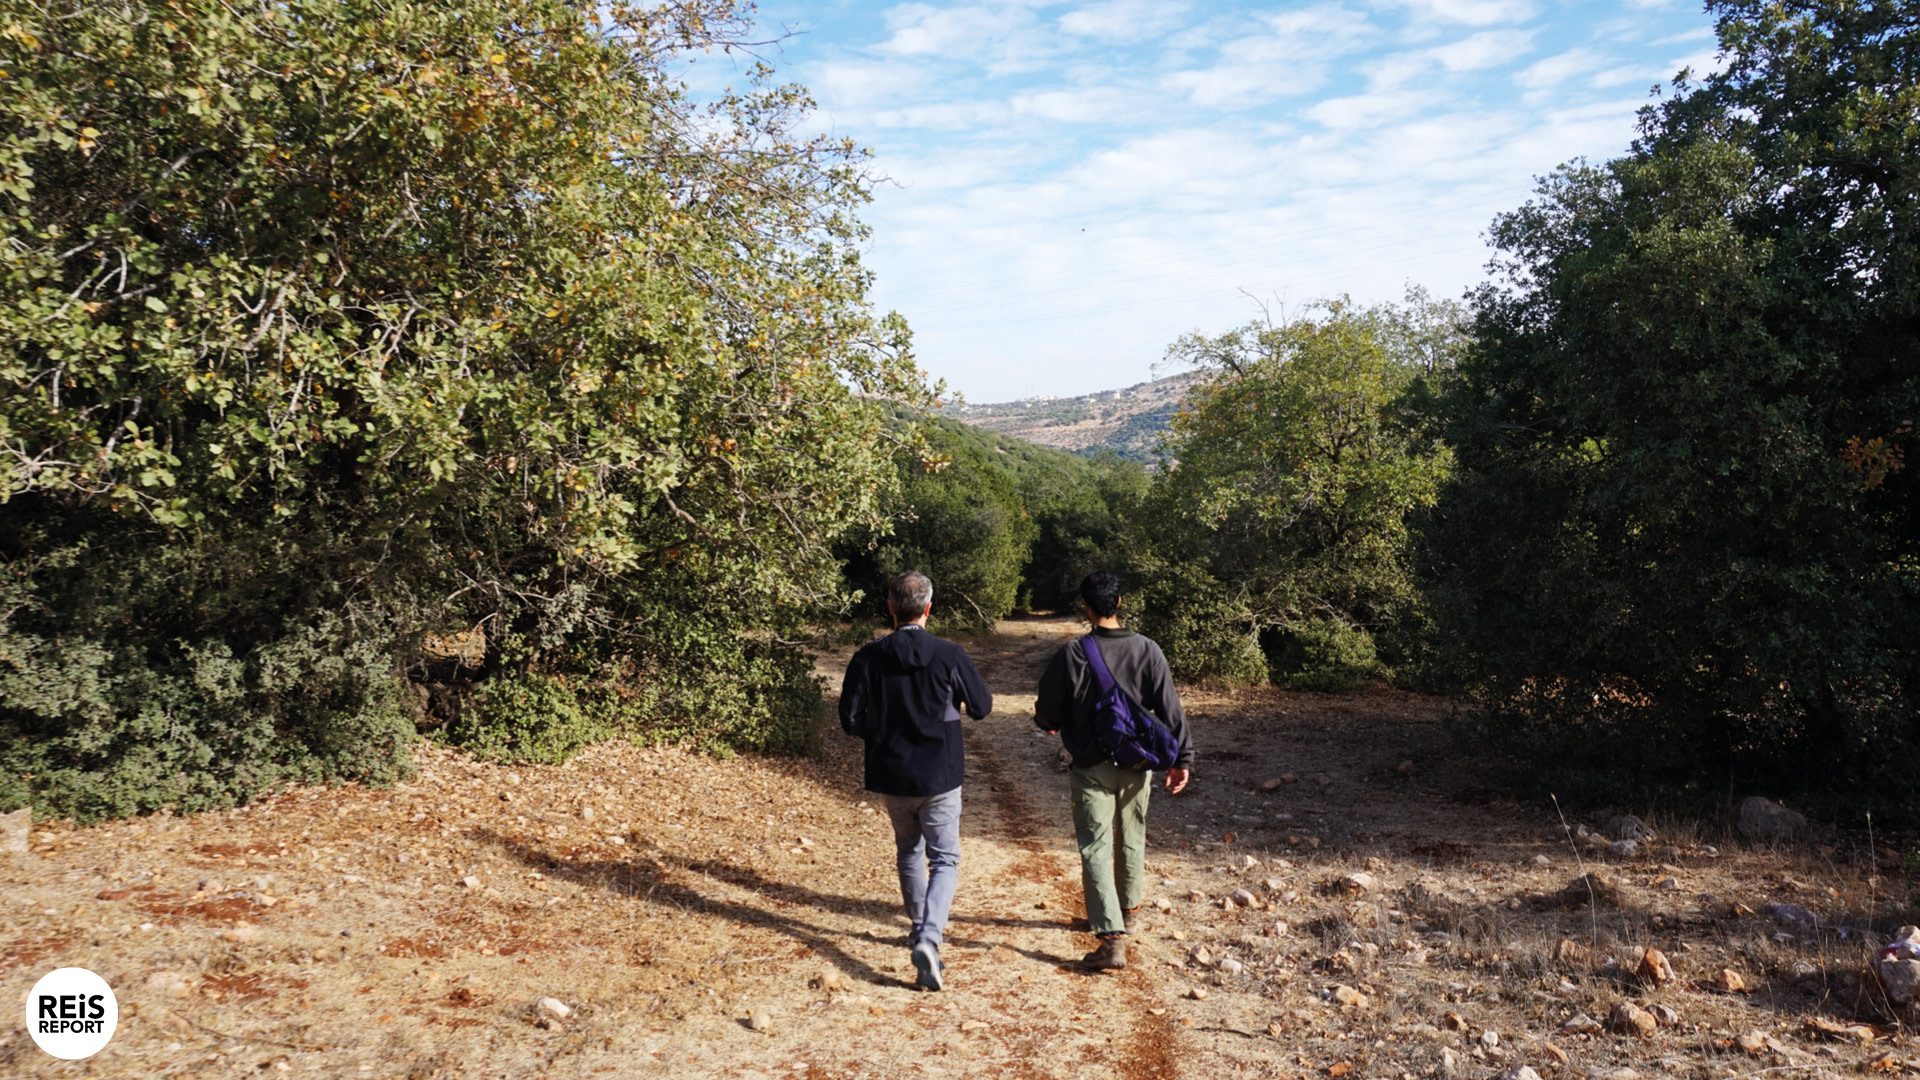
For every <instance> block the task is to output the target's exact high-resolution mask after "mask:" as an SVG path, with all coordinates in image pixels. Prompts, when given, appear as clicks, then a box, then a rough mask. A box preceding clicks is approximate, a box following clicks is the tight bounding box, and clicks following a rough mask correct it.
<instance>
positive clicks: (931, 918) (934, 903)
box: [880, 788, 960, 946]
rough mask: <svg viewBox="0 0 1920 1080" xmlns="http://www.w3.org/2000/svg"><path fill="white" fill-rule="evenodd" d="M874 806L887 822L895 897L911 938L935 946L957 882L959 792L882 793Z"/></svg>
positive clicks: (951, 903)
mask: <svg viewBox="0 0 1920 1080" xmlns="http://www.w3.org/2000/svg"><path fill="white" fill-rule="evenodd" d="M880 805H881V806H883V807H885V808H886V811H887V818H888V820H890V821H892V822H893V849H894V854H895V856H896V857H897V861H898V864H899V869H900V899H901V901H902V902H904V903H905V904H906V905H907V918H908V919H910V920H912V922H913V940H914V941H916V942H919V941H926V942H930V943H932V944H933V945H935V946H938V945H939V944H940V942H941V941H942V940H943V939H944V938H945V936H946V931H947V916H948V914H949V913H950V912H951V911H952V910H953V892H954V889H955V887H957V886H958V885H959V884H960V789H959V788H954V789H953V790H952V791H943V792H941V793H940V794H938V795H882V796H880Z"/></svg>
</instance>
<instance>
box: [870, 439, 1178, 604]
mask: <svg viewBox="0 0 1920 1080" xmlns="http://www.w3.org/2000/svg"><path fill="white" fill-rule="evenodd" d="M900 422H901V424H902V425H903V426H910V429H911V431H912V433H913V437H912V438H911V439H909V440H907V441H906V445H904V446H903V448H902V450H901V451H900V453H899V456H898V459H897V460H898V467H899V469H900V475H901V485H900V490H899V494H898V495H897V496H896V499H897V505H896V506H895V508H894V520H893V521H892V522H891V523H890V524H889V525H888V526H887V527H886V528H885V529H884V530H876V531H875V532H874V533H873V534H871V535H869V536H868V537H866V538H864V540H863V541H862V540H858V539H856V541H855V542H852V543H849V544H847V545H845V546H844V548H843V556H844V557H845V558H846V560H847V576H848V580H849V581H851V582H853V583H854V584H856V585H858V586H859V587H860V588H861V589H862V591H863V592H864V593H865V594H866V596H867V609H868V610H869V611H870V612H871V613H873V614H875V615H879V614H882V613H883V612H884V610H885V608H884V600H885V597H884V593H885V586H886V581H887V578H889V577H890V576H892V575H893V574H896V573H899V572H900V571H902V570H907V569H914V568H917V569H919V570H921V571H923V572H925V573H926V574H927V575H928V576H929V577H931V578H932V579H933V583H934V618H935V619H936V621H940V622H942V623H943V624H945V625H957V626H960V627H963V628H965V629H969V630H986V629H989V628H991V627H992V625H993V623H994V622H995V621H996V620H998V619H1001V618H1003V617H1005V616H1006V615H1007V614H1009V613H1010V612H1013V611H1015V610H1021V609H1024V610H1029V611H1031V610H1036V609H1038V610H1051V611H1074V610H1077V607H1076V605H1077V603H1078V601H1077V600H1076V599H1075V598H1076V597H1077V596H1078V595H1079V588H1080V580H1081V579H1082V578H1084V577H1085V576H1086V575H1087V574H1088V573H1090V572H1092V571H1093V570H1095V569H1097V568H1099V567H1101V566H1103V565H1105V564H1106V563H1107V561H1108V560H1109V559H1110V558H1111V549H1112V546H1113V544H1114V542H1115V539H1116V537H1117V535H1118V532H1119V529H1120V523H1121V520H1122V518H1123V516H1124V515H1125V514H1126V513H1127V512H1128V511H1129V509H1130V508H1131V507H1132V506H1133V505H1135V504H1136V503H1137V502H1138V501H1139V499H1140V497H1141V496H1142V495H1143V493H1144V492H1145V490H1146V485H1147V479H1146V471H1145V469H1143V468H1142V467H1141V466H1140V465H1139V464H1137V463H1135V462H1132V461H1128V460H1125V459H1122V458H1119V457H1117V456H1115V455H1101V456H1099V457H1095V458H1084V457H1080V456H1078V455H1075V454H1070V453H1067V452H1066V451H1063V450H1055V449H1051V448H1049V447H1044V446H1039V445H1036V444H1034V443H1030V442H1027V441H1025V440H1023V439H1016V438H1013V437H1010V436H1006V435H998V434H995V433H993V432H990V431H984V430H981V429H979V428H975V427H971V426H968V425H966V424H963V423H961V422H959V421H956V420H952V419H949V418H947V417H941V416H930V415H908V414H902V415H901V417H900Z"/></svg>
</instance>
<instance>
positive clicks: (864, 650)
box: [840, 626, 993, 795]
mask: <svg viewBox="0 0 1920 1080" xmlns="http://www.w3.org/2000/svg"><path fill="white" fill-rule="evenodd" d="M963 708H964V709H965V710H966V713H967V715H968V716H971V717H973V718H974V719H975V720H978V719H980V718H982V717H984V716H986V715H987V714H988V713H989V712H992V711H993V693H992V692H991V691H989V690H988V689H987V684H986V683H984V682H982V681H981V680H980V673H979V672H978V671H976V670H975V669H974V666H973V660H972V658H971V657H969V656H968V655H967V650H965V649H963V648H961V647H960V646H958V645H955V644H954V643H953V642H951V641H944V640H942V639H940V638H937V637H934V636H933V635H932V634H929V633H927V631H926V630H925V629H923V628H921V627H918V626H903V627H901V628H899V629H897V630H895V631H894V632H893V633H891V634H888V635H887V636H886V637H883V638H879V639H876V640H874V641H871V642H868V643H867V644H866V645H864V646H862V647H861V649H860V651H859V652H857V653H854V654H853V660H852V661H850V662H849V663H848V664H847V677H846V681H844V682H843V683H841V685H840V728H841V730H843V731H845V732H846V733H847V734H849V735H852V736H855V737H856V738H859V739H863V740H865V742H866V744H867V779H866V784H867V790H868V791H872V792H877V793H879V794H882V795H939V794H943V793H945V792H948V791H952V790H953V789H954V788H957V787H959V786H960V782H961V780H962V779H964V775H965V772H966V757H965V749H964V744H963V742H962V739H961V735H960V712H961V710H962V709H963Z"/></svg>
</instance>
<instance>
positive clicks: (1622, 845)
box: [1607, 840, 1640, 859]
mask: <svg viewBox="0 0 1920 1080" xmlns="http://www.w3.org/2000/svg"><path fill="white" fill-rule="evenodd" d="M1607 850H1608V851H1611V852H1613V855H1614V857H1615V858H1618V859H1631V858H1634V857H1635V856H1637V855H1639V854H1640V841H1638V840H1615V841H1614V842H1613V843H1611V844H1609V845H1607Z"/></svg>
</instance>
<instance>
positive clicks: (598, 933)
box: [0, 620, 1920, 1080]
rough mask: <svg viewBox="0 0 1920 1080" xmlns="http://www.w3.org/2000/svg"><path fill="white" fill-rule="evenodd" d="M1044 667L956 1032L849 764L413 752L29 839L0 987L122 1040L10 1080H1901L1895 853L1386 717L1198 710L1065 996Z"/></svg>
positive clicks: (960, 939)
mask: <svg viewBox="0 0 1920 1080" xmlns="http://www.w3.org/2000/svg"><path fill="white" fill-rule="evenodd" d="M1073 632H1074V627H1073V626H1072V625H1071V624H1068V623H1065V622H1061V621H1049V620H1033V621H1023V622H1011V623H1007V624H1004V625H1003V627H1002V628H1001V631H1000V632H999V633H997V634H995V635H993V636H992V637H991V638H988V639H984V640H981V641H978V642H974V643H972V644H973V648H974V650H975V654H976V656H977V657H979V658H980V659H981V661H982V667H983V669H984V670H985V672H986V674H987V677H988V679H989V681H990V682H991V683H992V684H993V685H994V686H995V688H996V691H997V692H998V693H999V694H1000V695H1001V696H1000V699H999V702H998V711H997V712H996V714H995V715H994V716H992V717H990V718H988V719H987V720H985V721H981V722H978V723H974V724H972V725H971V727H970V731H969V739H970V740H971V741H970V751H971V754H972V774H971V778H970V780H969V784H968V787H967V790H966V796H967V803H968V805H967V814H966V818H965V840H964V864H963V867H962V874H963V879H962V887H961V893H960V897H959V902H958V905H957V908H956V911H955V919H954V924H953V927H952V929H951V931H950V934H949V943H948V949H947V960H948V969H949V979H950V985H949V989H948V990H947V991H946V992H944V993H940V994H925V993H918V992H915V991H914V990H913V989H912V988H911V985H910V983H911V978H912V968H911V965H910V964H909V963H908V962H907V956H906V952H905V948H904V941H903V938H902V935H903V933H904V929H905V923H904V919H903V918H902V917H901V916H900V915H899V914H898V899H897V893H896V891H895V887H894V883H893V880H892V872H891V865H890V861H891V846H890V842H889V839H888V834H887V829H886V825H885V821H884V818H883V817H882V816H881V815H880V814H878V813H877V812H876V811H875V810H874V809H873V808H872V807H871V806H869V805H868V804H867V803H866V801H865V799H864V796H863V795H862V793H861V792H860V791H859V788H858V775H859V772H858V760H857V748H856V747H855V746H854V745H852V744H851V743H849V742H848V741H846V740H841V739H839V738H837V736H836V737H834V738H831V739H830V740H829V750H828V753H827V754H826V755H825V756H824V757H823V758H822V759H821V760H819V761H806V762H792V761H769V760H759V759H737V760H732V761H716V760H712V759H707V758H702V757H697V756H693V755H689V754H685V753H681V752H678V751H672V750H657V749H656V750H639V749H635V748H632V747H625V746H613V745H608V746H602V747H599V748H596V749H595V750H593V751H591V752H590V753H588V754H585V755H583V756H582V757H580V758H578V759H576V760H575V761H573V762H572V763H570V764H568V765H566V766H563V767H557V768H529V767H519V768H506V767H498V766H490V765H482V764H477V763H475V762H472V761H469V760H466V759H465V758H464V757H462V756H460V755H457V754H454V753H451V752H448V751H444V750H438V749H432V748H427V749H424V750H423V751H422V754H421V769H420V774H419V776H418V777H417V778H416V779H414V780H412V781H409V782H407V783H406V784H403V785H401V786H399V787H397V788H395V789H393V790H389V791H367V790H360V789H337V790H319V789H315V790H301V791H295V792H291V793H288V794H285V795H282V796H280V797H277V798H274V799H271V800H267V801H265V802H263V803H261V804H258V805H256V806H253V807H249V808H245V809H241V810H235V811H231V812H225V813H215V814H205V815H200V816H198V817H194V818H169V817H156V818H149V819H144V820H139V821H129V822H118V823H113V824H108V825H103V826H99V827H95V828H87V829H81V828H75V827H71V826H67V825H61V824H42V825H36V826H34V828H33V832H32V838H31V847H30V853H29V854H27V855H24V856H17V855H16V856H0V990H4V992H5V994H6V995H7V997H8V1000H12V1001H15V1002H19V1001H21V1000H22V999H23V998H24V996H25V994H26V991H27V988H28V987H29V986H30V985H31V984H32V982H33V980H34V979H35V978H37V977H38V975H40V974H41V973H43V972H44V971H46V970H48V969H51V968H52V967H55V966H61V965H79V966H84V967H88V968H91V969H92V970H94V971H96V972H99V973H100V974H102V975H103V976H105V977H106V978H107V980H108V982H109V983H110V984H111V985H112V986H113V987H114V988H115V990H116V992H117V994H118V997H119V1001H120V1006H121V1017H122V1019H121V1026H120V1030H119V1032H118V1034H117V1035H116V1036H115V1038H114V1040H113V1042H112V1044H111V1045H109V1047H108V1048H107V1049H106V1050H105V1051H103V1052H102V1053H101V1054H100V1055H99V1056H97V1057H95V1058H93V1059H91V1060H90V1061H86V1062H76V1063H62V1062H58V1061H55V1060H53V1059H51V1058H48V1057H46V1056H44V1055H42V1054H41V1053H40V1052H39V1051H38V1050H37V1049H36V1048H35V1047H34V1046H33V1044H32V1043H31V1042H30V1041H29V1040H28V1039H27V1037H26V1035H25V1033H24V1031H23V1030H22V1029H21V1027H20V1026H19V1025H18V1024H17V1023H15V1024H11V1025H0V1074H4V1075H9V1076H12V1075H24V1076H77V1075H99V1076H136V1075H138V1076H146V1075H156V1074H157V1075H194V1076H200V1075H220V1074H238V1073H247V1074H254V1075H258V1074H268V1075H276V1074H279V1073H283V1072H294V1073H319V1074H325V1075H335V1076H381V1077H387V1076H405V1077H433V1076H510V1077H518V1076H528V1075H559V1076H572V1075H602V1074H604V1075H615V1076H628V1075H659V1076H676V1077H677V1076H728V1077H841V1076H886V1077H888V1078H889V1080H893V1078H898V1077H902V1076H961V1075H965V1076H1006V1077H1051V1076H1057V1077H1073V1076H1082V1075H1094V1074H1098V1075H1118V1076H1122V1077H1127V1076H1133V1077H1148V1076H1190V1077H1215V1076H1239V1075H1246V1076H1333V1077H1340V1076H1351V1077H1427V1076H1460V1077H1493V1076H1503V1075H1504V1076H1511V1077H1526V1076H1527V1075H1529V1073H1528V1072H1527V1070H1533V1071H1535V1072H1537V1073H1538V1074H1539V1075H1540V1076H1542V1077H1546V1078H1552V1077H1555V1076H1565V1077H1588V1076H1599V1077H1617V1078H1622V1080H1624V1078H1626V1077H1629V1076H1641V1077H1659V1076H1675V1077H1723V1076H1752V1075H1758V1074H1768V1075H1778V1076H1828V1075H1831V1076H1840V1075H1852V1074H1855V1073H1858V1072H1861V1071H1866V1072H1869V1073H1892V1074H1901V1073H1906V1072H1913V1071H1920V1064H1915V1065H1913V1066H1909V1064H1908V1063H1909V1062H1910V1061H1914V1062H1920V1046H1917V1045H1916V1044H1915V1042H1914V1040H1913V1038H1912V1036H1911V1035H1909V1034H1908V1033H1907V1030H1906V1029H1904V1028H1903V1027H1902V1026H1901V1025H1900V1023H1899V1010H1898V1009H1897V1008H1895V1007H1894V1006H1893V1005H1892V1004H1891V1002H1889V1001H1888V999H1887V995H1886V993H1885V991H1884V989H1883V988H1882V986H1881V984H1880V983H1879V981H1878V980H1877V979H1875V978H1874V977H1873V976H1872V975H1871V974H1870V972H1871V970H1872V969H1871V966H1870V965H1871V964H1872V956H1873V954H1874V951H1875V950H1876V948H1877V947H1878V945H1879V944H1881V943H1882V941H1883V939H1886V938H1888V937H1889V936H1890V935H1891V934H1892V932H1893V931H1894V929H1895V928H1896V927H1898V926H1900V925H1902V924H1904V923H1911V922H1914V921H1916V917H1915V915H1914V914H1913V912H1912V911H1911V909H1910V907H1909V903H1910V897H1909V891H1908V890H1909V885H1908V882H1907V881H1906V880H1905V878H1904V877H1903V876H1902V870H1901V869H1900V866H1899V864H1898V862H1897V860H1894V861H1890V860H1893V857H1894V856H1895V855H1896V853H1894V852H1892V851H1889V850H1879V849H1876V848H1874V847H1873V846H1872V845H1870V844H1869V843H1867V842H1866V841H1865V838H1850V837H1848V838H1834V837H1823V836H1821V835H1820V834H1818V833H1814V834H1812V835H1810V836H1807V837H1805V838H1801V839H1796V840H1793V841H1790V842H1787V843H1783V844H1777V845H1773V844H1769V845H1767V846H1764V847H1754V846H1751V845H1749V844H1747V843H1745V842H1743V841H1742V840H1741V839H1740V838H1739V830H1738V828H1737V827H1735V825H1734V824H1733V823H1725V824H1715V825H1709V826H1702V825H1700V824H1698V823H1682V822H1669V821H1661V820H1658V819H1653V818H1651V817H1650V816H1648V815H1644V814H1643V815H1642V818H1629V817H1624V816H1622V813H1623V812H1631V811H1633V810H1634V809H1635V808H1632V807H1619V808H1592V809H1591V810H1590V812H1586V813H1575V812H1573V811H1572V810H1569V811H1568V814H1567V817H1566V818H1565V819H1563V818H1562V817H1561V816H1560V814H1559V812H1558V811H1557V810H1556V808H1555V807H1554V806H1553V805H1552V804H1551V803H1548V804H1537V803H1532V802H1520V801H1511V800H1507V799H1504V798H1502V797H1501V792H1502V791H1505V790H1509V789H1508V788H1507V787H1506V786H1504V785H1503V784H1502V782H1501V778H1500V777H1499V776H1497V775H1494V774H1491V773H1489V772H1488V771H1487V770H1486V768H1485V767H1484V766H1483V765H1482V764H1481V763H1480V762H1479V761H1478V760H1477V759H1476V758H1475V757H1474V756H1473V755H1472V754H1471V753H1470V752H1467V751H1464V750H1461V749H1459V748H1457V747H1456V746H1455V744H1453V743H1452V742H1451V741H1450V740H1449V739H1448V738H1447V735H1446V729H1445V725H1444V722H1443V721H1444V717H1445V710H1446V706H1445V704H1444V703H1442V702H1436V701H1433V700H1430V699H1422V698H1418V697H1414V696H1410V695H1402V694H1395V693H1391V692H1385V691H1376V692H1372V693H1367V694H1360V695H1352V696H1337V697H1335V696H1324V695H1312V694H1293V693H1283V692H1277V691H1273V692H1262V693H1253V694H1240V695H1233V696H1225V695H1217V694H1208V693H1201V692H1190V693H1189V695H1188V697H1189V705H1190V709H1191V711H1192V712H1193V714H1194V718H1195V719H1194V723H1195V730H1196V733H1197V737H1198V739H1199V740H1200V745H1201V749H1202V758H1201V764H1200V768H1199V770H1198V772H1197V775H1196V779H1195V782H1194V786H1193V788H1192V789H1191V791H1190V792H1189V793H1188V794H1186V795H1183V796H1180V797H1178V798H1168V797H1166V796H1165V795H1164V793H1161V794H1159V795H1158V796H1156V801H1155V805H1154V806H1153V809H1152V814H1151V823H1152V839H1151V847H1150V850H1149V860H1150V878H1151V880H1150V883H1149V889H1148V897H1149V899H1150V904H1149V907H1148V909H1147V911H1146V912H1145V914H1144V916H1143V918H1142V920H1141V926H1140V927H1139V932H1138V934H1137V935H1136V939H1135V940H1136V948H1135V963H1134V965H1133V966H1132V967H1131V968H1130V969H1129V970H1127V971H1126V972H1124V973H1121V974H1118V975H1087V974H1083V973H1081V972H1079V971H1078V970H1076V969H1075V967H1074V966H1073V964H1072V961H1073V960H1074V959H1075V958H1077V957H1078V956H1079V955H1080V953H1081V952H1082V951H1084V950H1085V949H1087V948H1088V947H1090V946H1091V944H1092V941H1091V939H1090V938H1089V937H1088V936H1087V935H1086V934H1085V933H1084V931H1083V930H1080V929H1076V928H1075V926H1074V925H1073V922H1074V920H1075V919H1076V918H1077V917H1079V916H1080V915H1081V912H1080V910H1079V907H1078V869H1077V862H1076V860H1075V858H1074V856H1073V853H1072V850H1071V844H1070V841H1071V829H1070V826H1069V824H1068V820H1067V806H1066V785H1065V778H1064V777H1062V776H1060V775H1059V774H1058V773H1057V772H1056V771H1055V769H1054V752H1053V745H1052V744H1051V743H1050V742H1049V740H1047V739H1046V738H1044V737H1043V736H1040V735H1037V734H1036V733H1034V732H1033V731H1032V730H1031V724H1030V723H1029V720H1028V717H1029V716H1030V714H1031V710H1032V697H1031V688H1032V685H1033V682H1034V680H1035V678H1036V676H1037V673H1038V669H1039V665H1040V664H1041V663H1042V661H1043V660H1044V657H1045V655H1046V654H1047V652H1048V651H1049V650H1050V649H1052V648H1054V647H1056V646H1057V645H1058V644H1059V643H1060V642H1062V641H1065V640H1067V639H1068V638H1070V637H1071V635H1072V634H1073ZM823 674H825V675H826V676H828V677H829V678H830V679H831V680H834V681H835V682H836V684H837V678H838V672H837V671H836V670H834V668H833V666H832V665H831V664H827V665H824V666H823ZM1643 819H1644V820H1643ZM16 1015H18V1014H17V1013H16Z"/></svg>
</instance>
